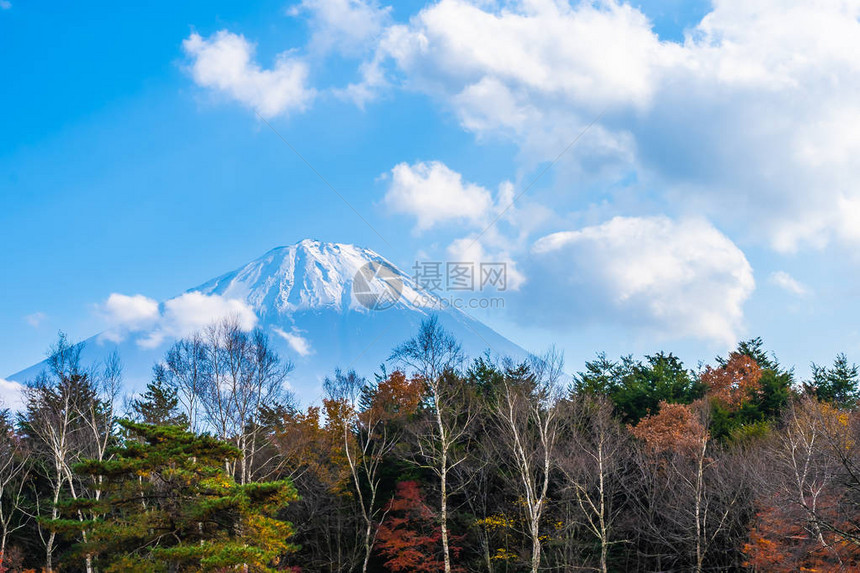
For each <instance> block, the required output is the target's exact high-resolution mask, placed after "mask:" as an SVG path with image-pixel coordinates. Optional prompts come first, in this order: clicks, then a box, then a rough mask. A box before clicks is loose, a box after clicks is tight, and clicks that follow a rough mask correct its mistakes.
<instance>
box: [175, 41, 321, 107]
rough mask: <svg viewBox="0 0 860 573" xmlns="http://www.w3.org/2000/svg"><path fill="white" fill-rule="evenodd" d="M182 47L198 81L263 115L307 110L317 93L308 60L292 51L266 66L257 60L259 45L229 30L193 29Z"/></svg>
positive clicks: (279, 56)
mask: <svg viewBox="0 0 860 573" xmlns="http://www.w3.org/2000/svg"><path fill="white" fill-rule="evenodd" d="M182 47H183V49H184V50H185V53H186V55H187V56H188V57H189V58H190V59H191V65H190V68H189V71H190V73H191V77H192V78H193V79H194V82H195V83H197V85H199V86H201V87H204V88H209V89H212V90H215V91H218V92H223V93H224V94H226V95H227V96H229V97H231V98H232V99H234V100H236V101H238V102H240V103H242V104H244V105H246V106H248V107H250V108H252V109H254V110H255V111H257V112H258V113H259V114H260V115H261V116H263V117H273V116H276V115H281V114H286V113H290V112H295V111H303V110H305V109H306V108H307V107H308V105H309V104H310V102H311V100H312V99H313V97H314V95H315V92H314V90H313V88H311V87H309V86H308V66H307V64H306V63H305V62H303V61H301V60H300V59H298V58H296V57H294V56H293V55H292V54H290V52H283V53H281V54H280V55H278V56H277V58H276V59H275V64H274V66H273V67H272V69H269V70H266V69H262V68H261V67H260V65H259V64H257V63H256V62H255V61H254V52H255V46H254V45H253V44H252V43H250V42H248V41H247V40H246V39H245V37H244V36H241V35H238V34H233V33H231V32H229V31H227V30H221V31H220V32H217V33H216V34H215V35H214V36H212V37H210V38H203V37H202V36H200V35H199V34H197V33H193V34H191V35H190V36H189V37H188V38H186V39H185V40H184V41H183V42H182Z"/></svg>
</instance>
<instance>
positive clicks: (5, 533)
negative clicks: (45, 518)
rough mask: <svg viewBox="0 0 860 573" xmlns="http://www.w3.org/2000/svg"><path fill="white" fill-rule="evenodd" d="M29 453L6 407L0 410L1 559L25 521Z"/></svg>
mask: <svg viewBox="0 0 860 573" xmlns="http://www.w3.org/2000/svg"><path fill="white" fill-rule="evenodd" d="M28 458H29V452H28V451H27V446H26V444H25V442H24V441H23V440H22V439H21V437H20V436H18V435H17V434H16V433H15V430H14V428H13V426H12V420H11V415H10V413H9V410H8V409H5V410H2V412H0V560H2V556H3V555H5V554H6V543H7V541H8V540H9V536H10V535H11V534H12V533H14V532H15V531H17V530H18V529H20V528H22V527H24V526H25V525H26V524H27V521H28V519H27V515H26V514H25V513H24V511H23V504H24V500H25V494H24V491H25V486H26V484H27V482H28V480H29V477H30V460H29V459H28Z"/></svg>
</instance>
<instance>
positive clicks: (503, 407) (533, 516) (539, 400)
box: [495, 348, 564, 573]
mask: <svg viewBox="0 0 860 573" xmlns="http://www.w3.org/2000/svg"><path fill="white" fill-rule="evenodd" d="M530 366H531V373H530V376H528V377H527V378H526V379H525V380H516V379H512V378H510V377H506V378H505V382H504V387H503V389H502V392H501V395H500V396H499V397H498V400H497V404H496V405H495V413H496V417H497V420H498V429H499V436H500V438H502V439H503V440H504V446H505V449H506V451H507V453H508V454H509V455H510V458H509V459H510V465H511V466H512V469H513V470H514V474H515V475H516V481H517V483H518V484H519V487H518V491H519V493H520V495H521V496H522V498H523V502H524V504H525V517H526V525H527V527H528V536H529V538H530V539H531V542H532V553H531V570H532V572H533V573H536V572H537V571H538V569H540V563H541V534H540V526H541V517H542V516H543V514H544V511H545V510H546V506H547V502H548V497H547V496H548V492H549V486H550V481H551V479H552V471H553V469H555V466H556V462H557V459H558V444H559V437H560V435H561V430H562V421H563V420H562V417H561V415H560V414H561V411H560V410H561V408H560V405H561V403H562V397H561V388H560V381H561V379H562V376H563V372H562V369H563V366H564V358H563V357H562V355H561V353H559V352H558V351H556V350H555V349H554V348H553V349H551V350H549V351H548V352H547V353H546V354H545V355H543V356H541V357H532V358H531V360H530Z"/></svg>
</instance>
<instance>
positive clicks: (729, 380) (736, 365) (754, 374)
mask: <svg viewBox="0 0 860 573" xmlns="http://www.w3.org/2000/svg"><path fill="white" fill-rule="evenodd" d="M761 375H762V372H761V368H759V365H758V364H756V362H755V360H753V359H752V358H750V357H749V356H745V355H743V354H738V353H737V352H733V353H732V354H731V355H730V356H729V360H728V361H727V362H726V363H725V364H724V365H722V366H720V367H719V368H711V367H710V366H708V367H707V368H706V369H705V371H704V372H703V373H702V377H701V381H702V383H703V384H704V385H705V387H706V388H707V390H706V392H707V394H708V396H709V397H711V398H713V399H714V400H719V401H720V402H722V403H723V404H724V405H725V406H726V407H727V408H729V409H730V410H737V409H738V408H740V407H741V406H742V405H743V404H744V402H746V401H747V400H749V399H750V397H752V396H754V395H755V394H757V393H758V392H759V391H760V390H761V384H760V381H761Z"/></svg>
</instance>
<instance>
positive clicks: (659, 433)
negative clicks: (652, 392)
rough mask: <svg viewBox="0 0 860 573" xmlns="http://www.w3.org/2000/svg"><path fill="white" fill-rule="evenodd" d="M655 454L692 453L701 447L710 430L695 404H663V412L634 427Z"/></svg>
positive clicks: (646, 418)
mask: <svg viewBox="0 0 860 573" xmlns="http://www.w3.org/2000/svg"><path fill="white" fill-rule="evenodd" d="M630 431H631V432H632V433H633V435H634V436H635V437H636V438H638V439H640V440H642V441H643V442H645V444H646V446H647V448H648V449H649V450H650V451H651V452H653V453H661V452H664V451H675V452H691V451H694V450H695V449H696V448H698V447H700V445H701V443H702V439H703V438H704V437H705V436H706V434H707V431H706V430H705V427H704V426H703V425H702V423H701V421H700V420H699V418H698V415H697V412H696V410H695V408H694V406H693V405H690V404H670V403H668V402H661V403H660V410H659V412H657V413H656V414H650V415H648V416H645V417H644V418H642V419H641V420H640V421H639V423H638V424H636V426H633V427H631V428H630Z"/></svg>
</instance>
